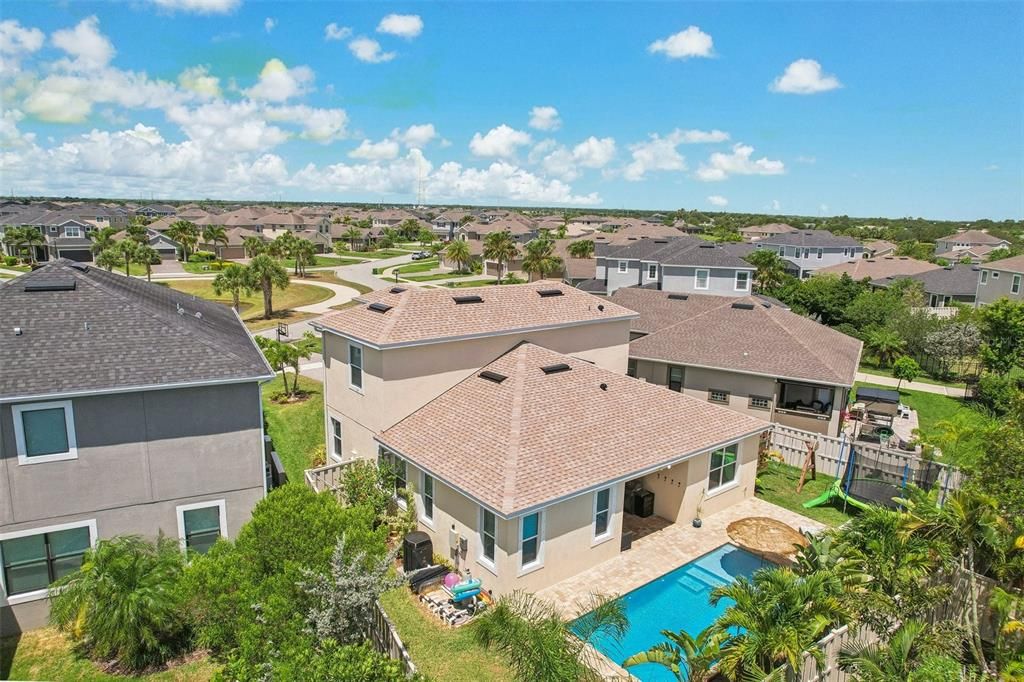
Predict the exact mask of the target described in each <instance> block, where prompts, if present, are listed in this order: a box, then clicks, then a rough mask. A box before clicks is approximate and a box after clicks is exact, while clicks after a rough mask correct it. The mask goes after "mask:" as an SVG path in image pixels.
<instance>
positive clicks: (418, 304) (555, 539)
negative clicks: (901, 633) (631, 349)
mask: <svg viewBox="0 0 1024 682" xmlns="http://www.w3.org/2000/svg"><path fill="white" fill-rule="evenodd" d="M357 300H358V301H359V304H358V305H356V306H354V307H352V308H348V309H346V310H342V311H339V312H337V313H333V314H331V315H328V316H325V317H324V318H321V319H320V320H319V321H317V322H316V323H314V324H315V326H317V328H318V329H320V331H321V332H322V334H323V342H324V364H325V384H324V400H325V407H326V410H325V411H326V420H327V424H326V426H327V448H328V453H329V455H330V456H331V457H332V459H335V460H338V461H344V460H350V459H354V458H369V459H380V460H383V461H386V462H388V463H389V464H390V465H391V466H392V467H393V471H394V472H395V474H396V481H395V487H396V492H397V489H408V490H410V491H411V492H412V493H413V504H414V505H415V511H416V516H417V518H418V521H419V527H420V529H421V530H423V531H425V532H426V533H427V534H428V535H429V536H430V538H431V541H432V544H433V549H434V552H436V553H438V554H440V555H442V556H446V557H448V558H450V559H451V560H452V561H453V562H454V563H455V564H456V565H457V566H458V567H459V568H460V569H462V570H469V571H471V572H472V575H473V576H474V577H477V578H480V579H481V580H482V582H483V586H484V588H485V589H488V590H491V591H492V592H494V593H495V594H504V593H508V592H510V591H512V590H516V589H525V590H530V591H536V590H539V589H542V588H544V587H547V586H550V585H552V584H554V583H556V582H558V581H560V580H562V579H565V578H566V577H569V576H572V575H575V574H577V573H579V572H580V571H582V570H585V569H586V568H589V567H590V566H592V565H594V564H596V563H599V562H601V561H605V560H607V559H610V558H612V557H614V556H615V555H616V554H618V553H619V552H620V551H621V550H622V549H623V547H624V546H628V543H626V544H625V545H624V544H623V543H624V537H625V536H627V535H628V533H630V532H631V531H630V529H631V528H635V527H636V526H635V525H633V524H634V523H635V522H636V521H637V519H636V518H635V517H633V516H632V514H630V513H629V511H630V510H633V509H634V506H633V503H632V495H633V492H634V491H636V490H638V489H639V490H646V491H648V492H649V493H653V512H654V513H655V514H657V515H658V516H661V517H662V518H664V519H666V520H667V521H668V522H670V523H680V522H687V523H688V522H689V519H691V518H693V515H694V514H695V511H696V509H697V507H698V505H701V504H702V505H703V507H702V508H703V510H704V512H705V513H714V512H715V511H719V510H721V509H724V508H726V507H727V506H729V505H731V504H735V503H736V502H738V501H740V500H743V499H745V498H748V497H750V496H751V495H753V490H754V476H755V472H756V467H757V449H758V439H759V437H760V435H761V434H762V433H763V432H764V431H765V430H766V429H768V428H770V425H769V424H768V422H766V421H764V420H762V419H758V418H756V417H751V416H747V415H739V414H736V413H735V412H732V411H730V410H727V409H726V408H724V407H721V406H719V405H715V404H713V403H708V402H707V401H703V400H697V399H694V398H692V397H690V396H687V395H681V394H675V393H672V392H669V391H665V390H664V389H662V388H660V387H657V386H652V385H648V384H645V383H643V382H639V381H636V380H635V379H632V378H629V377H628V376H626V369H627V365H628V358H627V355H628V343H629V330H630V327H631V325H632V323H633V322H634V321H635V318H636V314H635V313H633V312H632V311H629V310H627V309H625V308H622V307H621V306H619V305H617V304H615V303H614V302H612V301H609V300H606V299H600V298H597V297H594V296H591V295H589V294H586V293H584V292H581V291H578V290H575V289H573V288H571V287H569V286H566V285H564V284H561V283H557V282H550V281H543V282H535V283H532V284H522V285H506V286H491V287H480V288H475V289H474V290H473V291H471V292H459V291H454V292H453V291H449V290H443V289H430V290H428V289H422V288H403V287H392V288H390V289H384V290H381V291H376V292H372V293H368V294H365V295H363V296H361V297H360V298H359V299H357ZM339 466H340V465H339ZM401 503H404V502H400V504H401Z"/></svg>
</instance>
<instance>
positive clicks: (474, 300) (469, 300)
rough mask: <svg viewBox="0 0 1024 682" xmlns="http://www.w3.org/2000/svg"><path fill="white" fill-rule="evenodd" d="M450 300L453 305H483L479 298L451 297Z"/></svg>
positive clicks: (481, 299) (482, 300)
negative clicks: (453, 302)
mask: <svg viewBox="0 0 1024 682" xmlns="http://www.w3.org/2000/svg"><path fill="white" fill-rule="evenodd" d="M452 300H453V301H455V303H457V304H459V303H483V302H484V299H483V298H482V297H480V296H452Z"/></svg>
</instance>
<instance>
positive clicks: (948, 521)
mask: <svg viewBox="0 0 1024 682" xmlns="http://www.w3.org/2000/svg"><path fill="white" fill-rule="evenodd" d="M906 507H907V511H908V512H909V520H907V521H906V525H905V527H906V530H907V532H908V533H916V534H920V535H922V536H924V537H925V538H926V539H928V540H931V541H932V542H933V543H934V542H938V543H941V544H944V545H946V546H947V547H949V548H950V549H952V552H953V557H954V558H955V560H956V561H957V563H958V564H959V568H960V569H961V571H963V572H965V573H966V577H967V581H968V586H969V588H970V589H969V591H968V598H969V600H970V608H969V609H968V611H967V629H968V641H967V644H968V647H969V648H970V650H971V654H972V655H973V656H974V658H975V662H976V663H977V664H978V666H979V667H981V668H982V670H988V671H990V672H991V670H990V666H989V664H988V662H987V660H986V658H985V650H984V647H983V645H982V641H981V613H980V609H981V604H980V600H979V598H978V573H979V572H985V571H987V569H989V568H991V564H992V563H994V561H995V559H996V558H998V557H999V556H1000V554H1001V553H1002V551H1003V550H1004V545H1005V543H1004V537H1005V535H1006V531H1007V529H1008V525H1007V523H1006V520H1005V519H1004V518H1003V517H1002V516H1000V515H999V506H998V502H997V501H996V500H995V499H994V498H992V497H989V496H988V495H984V494H981V493H976V492H973V491H969V490H963V489H961V490H957V491H954V492H953V493H951V494H950V495H949V496H948V497H947V498H946V500H945V502H944V503H943V504H942V505H941V506H940V505H939V504H938V494H937V491H936V492H932V493H927V494H918V495H916V496H914V497H912V498H911V499H908V500H906Z"/></svg>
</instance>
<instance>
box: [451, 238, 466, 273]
mask: <svg viewBox="0 0 1024 682" xmlns="http://www.w3.org/2000/svg"><path fill="white" fill-rule="evenodd" d="M444 257H445V258H446V259H448V260H449V261H451V262H452V263H455V269H456V270H458V271H459V272H462V271H463V270H467V269H468V268H469V264H470V263H471V262H472V260H473V256H472V255H471V254H470V253H469V242H464V241H462V240H461V239H456V240H455V241H453V242H449V243H448V246H446V247H445V249H444Z"/></svg>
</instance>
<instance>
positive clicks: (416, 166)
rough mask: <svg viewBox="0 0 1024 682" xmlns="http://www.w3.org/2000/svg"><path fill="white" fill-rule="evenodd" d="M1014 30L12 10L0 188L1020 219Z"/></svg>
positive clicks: (1022, 70)
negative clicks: (420, 194)
mask: <svg viewBox="0 0 1024 682" xmlns="http://www.w3.org/2000/svg"><path fill="white" fill-rule="evenodd" d="M329 25H330V28H328V26H329ZM1022 30H1024V4H1022V3H976V2H975V3H961V4H958V3H884V4H881V3H879V4H876V3H866V2H849V3H811V2H800V3H770V2H758V3H750V4H748V3H714V4H712V3H697V4H679V3H651V4H643V3H628V4H626V3H582V2H573V3H540V2H534V3H497V2H490V3H483V2H476V3H400V4H391V3H384V2H374V3H360V4H356V3H329V2H316V3H303V2H287V3H274V2H252V1H251V0H131V1H129V2H113V1H112V2H102V3H85V2H60V3H47V2H18V1H13V2H12V1H11V0H6V1H5V2H4V15H3V17H2V22H0V58H2V60H3V62H2V70H0V86H2V94H3V101H2V117H0V142H2V144H3V148H4V149H3V151H2V152H0V187H2V191H3V192H5V193H6V192H9V191H12V190H13V191H14V192H15V193H16V194H28V193H46V194H61V195H62V194H73V195H79V196H90V195H93V196H96V195H103V196H111V195H119V196H127V197H146V198H148V197H149V196H150V195H152V196H156V197H165V198H204V197H211V198H229V199H278V198H281V199H292V200H334V201H381V202H384V203H412V202H415V201H416V199H417V194H418V192H419V191H420V188H422V191H423V192H424V195H425V200H426V202H428V203H431V202H436V203H469V204H495V203H500V204H522V205H531V204H543V205H569V206H580V207H587V206H593V207H600V208H618V207H627V208H652V209H653V208H657V209H673V208H679V207H685V208H697V209H705V210H723V209H727V210H736V211H750V212H773V213H800V214H810V215H819V214H840V213H846V214H849V215H857V216H872V215H884V216H890V217H899V216H906V215H913V216H925V217H933V218H951V219H964V220H967V219H971V218H979V217H992V218H1007V217H1014V218H1020V217H1022V216H1024V55H1022V52H1021V48H1020V36H1021V34H1022Z"/></svg>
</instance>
